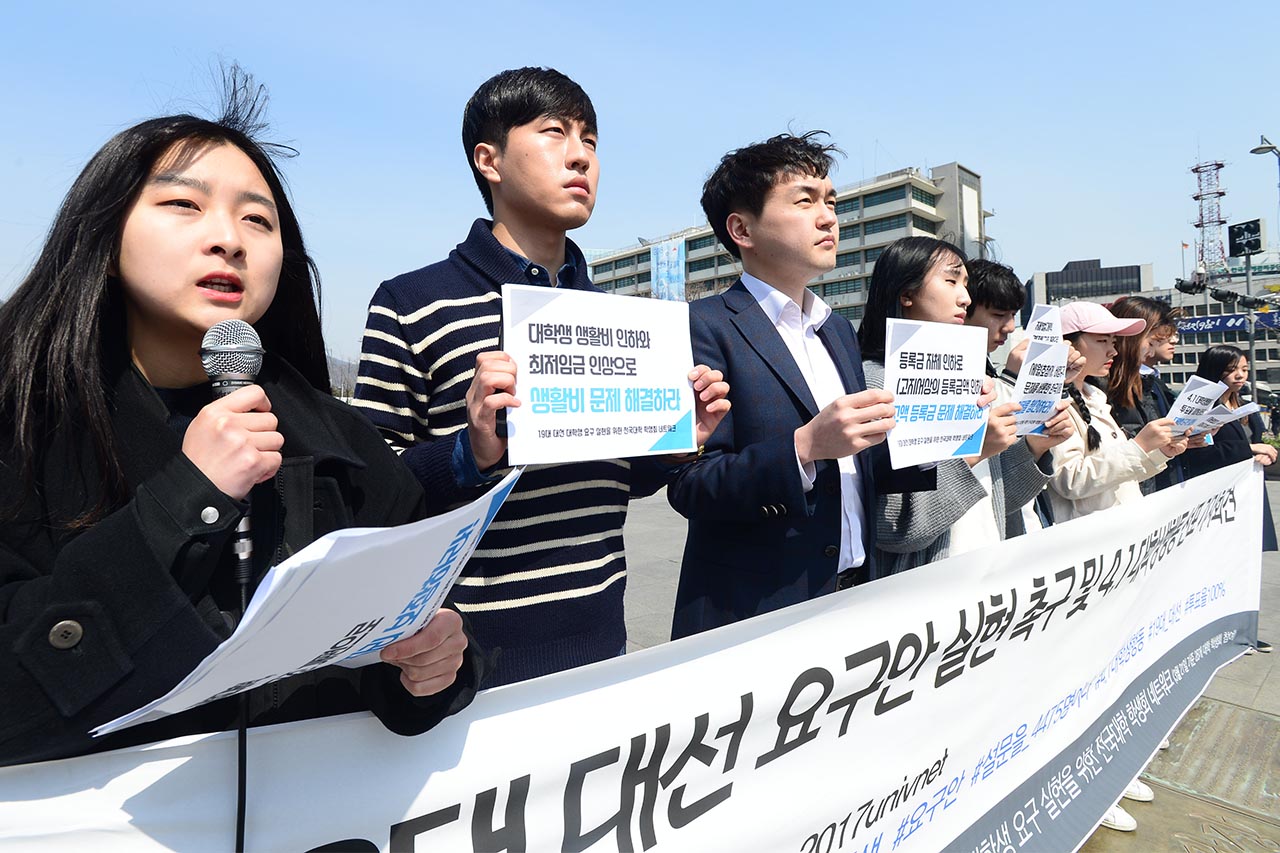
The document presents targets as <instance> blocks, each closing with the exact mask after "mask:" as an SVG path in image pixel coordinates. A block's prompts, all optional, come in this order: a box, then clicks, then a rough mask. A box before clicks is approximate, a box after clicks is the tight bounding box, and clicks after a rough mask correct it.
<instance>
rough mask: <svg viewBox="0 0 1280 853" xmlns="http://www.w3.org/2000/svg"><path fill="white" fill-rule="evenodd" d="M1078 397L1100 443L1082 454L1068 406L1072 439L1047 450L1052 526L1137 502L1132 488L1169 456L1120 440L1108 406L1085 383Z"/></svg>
mask: <svg viewBox="0 0 1280 853" xmlns="http://www.w3.org/2000/svg"><path fill="white" fill-rule="evenodd" d="M1082 394H1083V396H1084V401H1085V405H1087V406H1088V407H1089V415H1090V416H1091V417H1092V418H1093V427H1094V429H1096V430H1097V431H1098V434H1099V435H1100V436H1102V445H1101V446H1100V447H1099V448H1098V449H1097V450H1094V451H1090V450H1088V445H1087V444H1086V439H1085V433H1086V430H1087V429H1088V426H1087V425H1086V424H1085V422H1084V418H1082V417H1080V413H1079V412H1078V411H1076V407H1075V406H1074V405H1073V406H1071V408H1070V409H1068V411H1069V412H1070V413H1071V419H1072V421H1073V422H1074V423H1075V427H1076V432H1075V435H1073V436H1071V437H1070V438H1068V439H1067V440H1066V441H1064V442H1062V444H1059V445H1058V446H1057V447H1055V448H1053V475H1052V476H1051V477H1050V478H1049V500H1050V503H1051V504H1052V506H1053V520H1054V523H1055V524H1061V523H1062V522H1064V521H1069V520H1070V519H1073V518H1079V517H1080V516H1082V515H1088V514H1089V513H1091V512H1097V511H1098V510H1100V509H1107V508H1108V507H1113V506H1116V505H1117V504H1123V503H1129V502H1131V501H1135V500H1137V499H1138V498H1140V497H1142V489H1141V488H1139V486H1138V484H1139V483H1141V482H1142V481H1143V480H1145V479H1147V478H1148V477H1153V476H1155V475H1156V474H1158V473H1160V472H1161V471H1162V470H1164V468H1165V466H1166V465H1168V464H1169V458H1168V457H1167V456H1165V455H1164V453H1162V452H1161V451H1160V450H1159V449H1157V450H1153V451H1151V452H1150V453H1147V452H1146V451H1144V450H1143V449H1142V448H1141V447H1139V446H1138V445H1137V443H1136V442H1134V441H1133V440H1131V439H1129V438H1126V437H1125V434H1124V430H1122V429H1121V428H1120V425H1119V424H1117V423H1116V421H1115V418H1113V417H1112V416H1111V405H1110V404H1109V403H1108V402H1107V395H1106V394H1105V393H1104V392H1103V391H1101V390H1099V389H1098V388H1095V387H1094V386H1092V385H1089V384H1087V383H1086V384H1085V386H1084V391H1083V392H1082Z"/></svg>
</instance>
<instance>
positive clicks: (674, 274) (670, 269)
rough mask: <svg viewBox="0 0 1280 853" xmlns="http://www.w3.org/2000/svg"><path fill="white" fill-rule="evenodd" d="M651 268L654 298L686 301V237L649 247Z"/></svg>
mask: <svg viewBox="0 0 1280 853" xmlns="http://www.w3.org/2000/svg"><path fill="white" fill-rule="evenodd" d="M649 269H651V270H652V271H653V278H652V290H653V298H654V299H667V300H670V301H672V302H684V301H685V298H684V238H683V237H681V238H679V239H676V240H667V241H665V242H662V243H657V244H655V245H653V246H650V247H649Z"/></svg>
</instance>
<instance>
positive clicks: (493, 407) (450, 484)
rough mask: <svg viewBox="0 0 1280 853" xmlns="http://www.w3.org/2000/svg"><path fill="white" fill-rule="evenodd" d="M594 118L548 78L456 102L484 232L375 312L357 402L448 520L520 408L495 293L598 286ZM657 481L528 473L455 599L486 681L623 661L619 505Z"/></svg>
mask: <svg viewBox="0 0 1280 853" xmlns="http://www.w3.org/2000/svg"><path fill="white" fill-rule="evenodd" d="M596 141H597V133H596V114H595V109H594V107H593V106H592V104H591V100H590V98H588V97H587V95H586V93H585V92H584V91H583V90H582V88H581V87H580V86H579V85H578V84H577V83H575V82H574V81H572V80H570V79H569V78H568V77H566V76H564V75H563V74H560V73H559V72H557V71H554V70H550V69H543V68H521V69H516V70H510V71H504V72H502V73H500V74H497V75H496V76H494V77H493V78H491V79H489V80H488V81H486V82H485V83H484V84H482V85H481V86H480V88H479V89H478V90H476V93H475V94H474V95H472V97H471V100H470V101H468V102H467V106H466V110H465V112H464V115H463V126H462V142H463V148H464V149H465V151H466V156H467V160H468V163H469V165H470V167H471V171H472V175H473V177H474V178H475V182H476V186H477V187H479V189H480V193H481V195H482V196H483V197H484V201H485V205H486V207H487V208H488V210H489V212H490V213H491V214H492V215H493V221H492V222H490V221H488V220H485V219H477V220H476V221H475V222H474V223H473V224H472V226H471V232H470V234H468V235H467V238H466V240H464V241H463V242H462V243H460V244H459V245H458V246H457V248H456V249H454V250H453V251H452V252H450V253H449V256H448V258H447V259H445V260H443V261H441V262H439V263H436V264H433V265H431V266H428V267H425V268H423V269H419V270H415V271H413V272H409V273H405V274H404V275H401V276H398V277H396V278H393V279H391V280H390V281H386V282H383V283H382V285H381V286H379V287H378V289H377V292H376V293H375V294H374V296H373V300H372V302H371V304H370V307H369V317H368V323H367V328H366V331H365V338H364V346H363V353H362V355H361V359H360V375H359V379H358V381H357V384H356V394H355V396H356V401H355V402H356V405H358V406H360V407H361V408H362V409H363V410H364V412H365V413H366V414H367V415H368V416H369V418H370V419H371V420H372V421H373V422H374V423H375V424H376V425H377V426H378V428H379V430H381V432H382V434H383V436H384V437H385V438H386V439H387V441H388V442H389V443H390V444H391V445H392V446H393V447H395V448H397V449H398V450H400V451H401V458H402V459H404V461H405V462H406V463H407V464H408V465H409V467H410V468H411V469H412V470H413V472H414V473H415V474H416V475H417V477H418V479H419V480H420V481H421V482H422V483H423V486H424V488H425V490H426V492H427V495H428V498H429V500H432V501H433V503H434V506H435V508H436V509H437V510H443V509H446V508H449V507H451V506H454V505H457V504H459V503H461V502H464V501H467V500H470V499H473V498H475V497H477V496H478V495H479V494H480V492H481V491H482V490H484V489H485V488H487V487H488V486H490V485H491V484H492V483H493V482H495V481H496V480H497V479H499V478H500V477H501V476H502V475H503V474H505V473H506V469H505V468H504V467H503V466H504V465H505V455H506V444H507V443H506V438H505V433H504V429H503V427H504V424H503V423H502V420H501V417H500V413H501V412H502V411H503V410H504V409H505V407H507V406H518V405H519V404H520V401H519V400H518V398H517V396H516V365H515V363H514V362H513V361H512V359H511V358H510V357H509V356H508V355H507V354H506V353H504V352H501V351H498V346H499V336H500V331H501V318H502V299H501V287H502V285H503V284H504V283H518V284H531V285H539V286H543V287H561V288H569V289H573V290H595V289H596V288H594V287H593V286H592V284H591V281H590V279H589V278H588V277H587V262H586V259H585V258H584V257H583V254H582V251H581V250H580V249H579V248H578V247H577V246H576V245H574V243H573V242H572V241H570V240H568V239H566V237H565V234H566V232H567V231H570V230H572V229H574V228H579V227H581V226H582V225H584V224H585V223H586V222H587V220H588V218H589V217H590V216H591V212H592V209H593V208H594V206H595V201H596V187H597V182H598V179H599V161H598V160H597V157H596ZM690 379H692V380H693V381H694V388H695V396H696V399H697V405H698V411H697V417H698V430H699V441H700V442H701V441H703V440H704V439H705V437H706V435H707V434H709V432H710V430H711V429H714V426H715V424H716V423H718V420H719V417H720V416H721V415H722V413H723V411H724V410H726V409H727V408H728V405H729V404H728V401H727V400H725V399H724V396H725V393H726V392H727V386H726V385H725V384H724V383H723V382H721V381H720V379H721V377H720V376H719V375H718V374H716V373H715V372H714V371H710V372H708V371H702V370H697V369H695V371H694V372H693V373H691V374H690ZM667 476H668V469H667V468H666V467H665V466H664V465H663V464H662V463H661V462H658V461H655V460H652V459H643V460H636V461H635V462H634V463H633V462H631V461H628V460H625V459H612V460H603V461H593V462H580V463H574V464H564V465H546V466H531V467H529V468H527V469H526V470H525V472H524V474H523V475H522V477H521V478H520V481H519V483H518V484H517V486H516V488H515V489H514V490H513V492H512V493H511V495H510V496H509V497H508V498H507V501H506V503H505V504H504V506H503V507H502V510H501V512H499V514H498V515H497V517H496V519H495V520H494V522H493V524H492V525H491V526H490V528H489V531H488V532H487V533H486V534H485V536H484V538H483V539H482V540H481V541H480V544H479V547H478V548H477V550H476V552H475V555H474V556H473V557H472V559H471V561H470V562H469V563H468V564H467V568H466V570H465V572H464V574H463V576H462V577H461V578H460V579H459V581H458V584H457V586H456V587H455V589H454V593H453V599H454V601H455V602H456V605H457V607H458V609H459V610H461V611H462V612H463V613H465V614H467V615H468V616H469V617H470V619H471V625H472V628H473V632H474V634H475V637H476V639H477V641H478V642H479V644H480V645H481V647H483V648H484V649H486V650H494V649H500V654H499V657H498V660H497V665H496V668H495V672H494V675H493V676H492V677H491V678H490V680H489V681H488V682H487V683H486V686H493V685H496V684H506V683H510V682H513V681H520V680H523V679H526V678H532V677H535V676H538V675H544V674H547V673H551V672H557V671H559V670H563V669H568V668H570V667H575V666H580V665H583V664H587V663H592V662H594V661H599V660H603V659H606V658H609V657H613V656H616V655H618V654H621V653H622V652H623V651H625V647H626V627H625V624H624V621H623V606H622V604H623V588H624V586H625V583H626V580H625V579H626V563H625V560H624V557H623V542H622V526H623V522H624V521H625V519H626V510H627V500H628V499H629V498H630V497H631V496H633V495H645V494H650V493H652V492H653V491H655V490H656V489H658V488H659V487H660V486H661V485H662V484H663V482H665V479H666V478H667Z"/></svg>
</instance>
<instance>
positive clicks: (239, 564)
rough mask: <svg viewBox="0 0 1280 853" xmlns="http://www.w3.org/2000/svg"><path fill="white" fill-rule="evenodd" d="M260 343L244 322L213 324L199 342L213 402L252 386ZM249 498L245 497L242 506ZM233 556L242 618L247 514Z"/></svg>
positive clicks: (249, 555) (248, 556) (249, 544)
mask: <svg viewBox="0 0 1280 853" xmlns="http://www.w3.org/2000/svg"><path fill="white" fill-rule="evenodd" d="M263 352H264V350H263V349H262V340H261V339H260V338H259V337H258V332H257V331H256V330H255V329H254V328H253V326H250V325H249V324H248V323H246V322H245V321H244V320H223V321H222V322H220V323H214V324H213V326H212V327H210V329H209V331H207V332H205V333H204V340H203V341H201V342H200V361H201V362H203V363H204V372H205V373H206V374H208V376H209V379H210V381H211V382H212V383H213V398H214V399H215V400H217V399H220V398H222V397H225V396H227V395H228V394H230V393H231V392H233V391H235V390H236V389H237V388H243V387H244V386H246V385H252V384H253V382H254V379H255V378H256V377H257V375H258V371H259V370H261V369H262V354H263ZM248 502H249V496H248V495H246V496H245V503H248ZM232 550H233V551H234V552H235V555H236V582H237V583H239V584H240V598H241V601H240V612H241V615H242V616H243V614H244V608H245V606H246V604H247V599H248V587H249V579H250V578H251V577H252V576H253V539H252V537H251V536H250V532H249V510H248V509H246V510H245V513H244V515H243V516H242V517H241V519H240V523H239V524H237V525H236V538H235V543H234V545H233V546H232Z"/></svg>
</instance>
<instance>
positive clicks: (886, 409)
mask: <svg viewBox="0 0 1280 853" xmlns="http://www.w3.org/2000/svg"><path fill="white" fill-rule="evenodd" d="M893 414H894V410H893V395H892V394H890V393H889V392H888V391H884V390H881V389H879V388H870V389H868V390H866V391H859V392H858V393H857V394H846V395H844V396H843V397H837V398H836V399H835V400H833V401H831V403H829V404H828V405H827V407H826V408H824V409H823V410H822V411H820V412H818V414H817V416H815V417H814V419H813V420H811V421H809V422H808V423H807V424H805V425H804V426H802V427H800V428H799V429H798V430H796V432H795V443H796V457H797V458H798V459H799V460H800V464H802V465H808V464H809V463H810V462H814V461H816V460H818V459H840V458H841V457H844V456H853V455H855V454H858V453H861V452H862V451H863V450H866V449H867V448H868V447H871V446H872V445H875V444H879V443H880V442H882V441H884V437H885V435H886V434H887V433H888V431H889V430H891V429H893V427H894V426H895V421H894V419H893Z"/></svg>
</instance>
